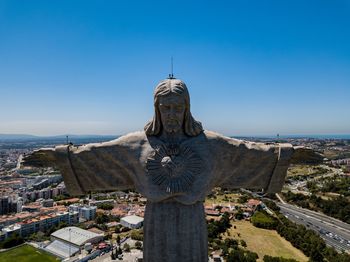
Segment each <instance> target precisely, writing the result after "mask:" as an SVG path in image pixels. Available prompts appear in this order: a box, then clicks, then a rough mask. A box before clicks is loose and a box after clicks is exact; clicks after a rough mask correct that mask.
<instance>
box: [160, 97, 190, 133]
mask: <svg viewBox="0 0 350 262" xmlns="http://www.w3.org/2000/svg"><path fill="white" fill-rule="evenodd" d="M185 109H186V105H185V101H184V98H183V97H182V96H179V95H177V94H174V93H171V94H169V95H166V96H163V97H160V98H159V112H160V118H161V121H162V125H163V129H164V131H165V132H167V133H170V134H176V133H181V132H182V126H183V121H184V114H185Z"/></svg>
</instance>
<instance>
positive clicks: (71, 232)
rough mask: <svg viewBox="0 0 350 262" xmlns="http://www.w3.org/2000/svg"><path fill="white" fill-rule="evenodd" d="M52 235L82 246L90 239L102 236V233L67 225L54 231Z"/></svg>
mask: <svg viewBox="0 0 350 262" xmlns="http://www.w3.org/2000/svg"><path fill="white" fill-rule="evenodd" d="M51 236H52V237H56V238H59V239H62V240H64V241H66V242H70V243H72V244H75V245H77V246H81V245H83V244H85V243H86V242H87V241H89V240H90V239H92V238H95V237H100V236H101V235H100V234H96V233H93V232H90V231H88V230H84V229H81V228H79V227H65V228H62V229H59V230H57V231H55V232H53V233H52V234H51Z"/></svg>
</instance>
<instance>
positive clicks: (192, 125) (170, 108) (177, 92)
mask: <svg viewBox="0 0 350 262" xmlns="http://www.w3.org/2000/svg"><path fill="white" fill-rule="evenodd" d="M154 110H155V113H154V117H153V119H152V120H151V121H150V122H149V123H148V124H147V125H146V126H145V132H146V135H153V136H156V135H160V134H161V132H163V131H165V132H168V133H179V132H181V131H183V133H184V134H185V135H187V136H197V135H199V134H200V133H201V132H202V131H203V128H202V124H201V123H200V122H198V121H196V120H195V119H194V118H193V117H192V114H191V111H190V95H189V93H188V90H187V87H186V85H185V83H184V82H182V81H181V80H179V79H166V80H163V81H161V82H160V83H159V84H158V85H157V87H156V89H155V91H154Z"/></svg>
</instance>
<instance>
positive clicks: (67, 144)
mask: <svg viewBox="0 0 350 262" xmlns="http://www.w3.org/2000/svg"><path fill="white" fill-rule="evenodd" d="M66 139H67V145H68V136H66Z"/></svg>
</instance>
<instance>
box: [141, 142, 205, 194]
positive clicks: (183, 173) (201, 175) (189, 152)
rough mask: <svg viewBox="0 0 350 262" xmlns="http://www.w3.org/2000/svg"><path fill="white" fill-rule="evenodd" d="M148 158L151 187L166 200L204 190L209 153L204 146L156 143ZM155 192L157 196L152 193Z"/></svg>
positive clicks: (147, 169) (201, 144) (146, 167)
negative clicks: (166, 198)
mask: <svg viewBox="0 0 350 262" xmlns="http://www.w3.org/2000/svg"><path fill="white" fill-rule="evenodd" d="M151 146H152V148H151V150H149V153H148V156H147V159H146V165H145V169H146V176H147V180H148V183H150V184H151V185H150V186H151V188H153V189H155V191H157V192H158V193H159V194H160V195H162V196H164V197H177V196H182V197H184V196H186V195H188V196H189V195H192V194H193V193H194V192H201V191H203V192H204V191H205V190H206V189H205V188H201V187H203V186H204V185H205V184H206V182H207V180H208V179H209V177H208V175H209V173H210V172H208V171H209V169H210V168H209V166H208V159H207V158H208V154H209V150H208V148H207V147H206V146H205V144H203V143H200V142H198V141H197V142H196V143H188V142H187V143H182V144H171V143H153V144H152V145H151ZM153 193H155V192H154V191H153Z"/></svg>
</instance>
